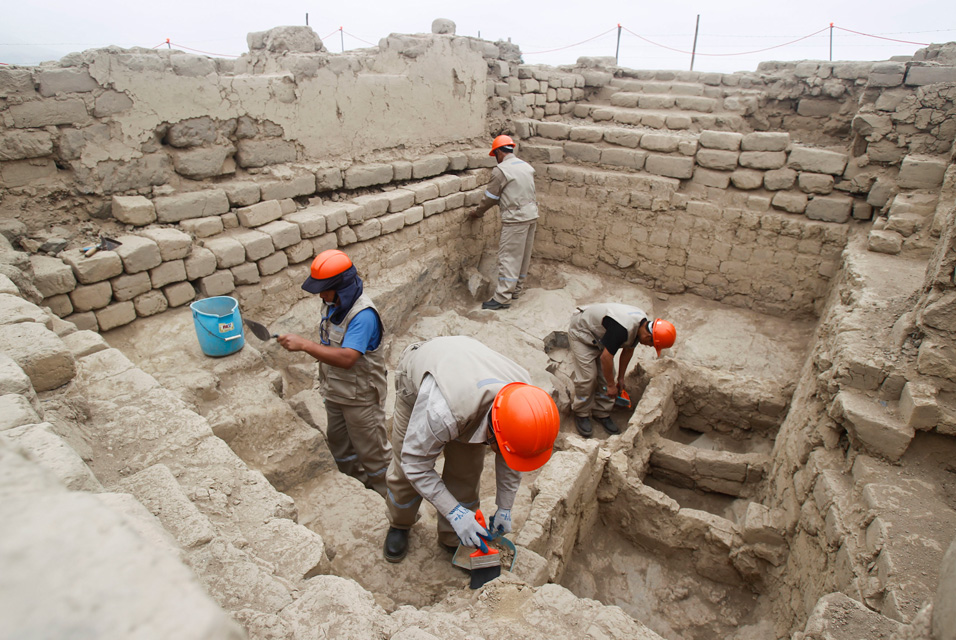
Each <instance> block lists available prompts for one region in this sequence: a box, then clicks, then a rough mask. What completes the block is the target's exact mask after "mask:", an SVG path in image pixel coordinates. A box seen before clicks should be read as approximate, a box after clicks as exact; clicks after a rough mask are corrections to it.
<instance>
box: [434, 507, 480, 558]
mask: <svg viewBox="0 0 956 640" xmlns="http://www.w3.org/2000/svg"><path fill="white" fill-rule="evenodd" d="M445 517H446V518H448V522H450V523H451V526H452V527H454V529H455V533H457V534H458V539H459V540H461V543H462V544H463V545H465V546H466V547H478V548H479V549H481V550H482V552H483V553H487V552H488V545H486V544H485V541H484V540H482V539H481V538H480V537H479V536H484V537H485V538H488V537H490V536H489V535H488V530H487V529H485V528H484V527H483V526H481V525H480V524H478V520H476V519H475V512H474V511H472V510H471V509H466V508H465V507H463V506H461V504H456V505H455V508H454V509H452V510H451V511H449V512H448V515H446V516H445Z"/></svg>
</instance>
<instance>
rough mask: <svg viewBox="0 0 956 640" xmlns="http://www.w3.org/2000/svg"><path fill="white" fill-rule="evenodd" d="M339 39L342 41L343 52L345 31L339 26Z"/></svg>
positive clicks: (343, 51) (343, 50) (343, 48)
mask: <svg viewBox="0 0 956 640" xmlns="http://www.w3.org/2000/svg"><path fill="white" fill-rule="evenodd" d="M339 40H340V41H341V43H342V53H345V31H343V30H342V27H339Z"/></svg>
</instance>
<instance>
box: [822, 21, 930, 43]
mask: <svg viewBox="0 0 956 640" xmlns="http://www.w3.org/2000/svg"><path fill="white" fill-rule="evenodd" d="M833 28H834V29H839V30H840V31H849V32H850V33H855V34H856V35H858V36H866V37H867V38H879V39H880V40H889V41H891V42H902V43H904V44H918V45H920V46H923V47H927V46H929V44H930V43H929V42H910V41H909V40H897V39H896V38H884V37H883V36H875V35H873V34H872V33H860V32H859V31H854V30H853V29H844V28H843V27H838V26H836V25H834V26H833Z"/></svg>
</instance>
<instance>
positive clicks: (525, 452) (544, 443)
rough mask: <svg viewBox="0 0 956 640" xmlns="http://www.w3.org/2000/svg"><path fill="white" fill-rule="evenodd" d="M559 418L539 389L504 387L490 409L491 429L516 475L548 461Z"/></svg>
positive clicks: (519, 385) (517, 384)
mask: <svg viewBox="0 0 956 640" xmlns="http://www.w3.org/2000/svg"><path fill="white" fill-rule="evenodd" d="M560 423H561V418H560V416H559V415H558V407H557V406H556V405H555V404H554V400H552V399H551V396H550V395H548V393H547V392H546V391H545V390H544V389H541V388H540V387H535V386H533V385H530V384H525V383H524V382H512V383H510V384H506V385H505V386H503V387H502V388H501V390H500V391H498V395H496V396H495V401H494V404H492V407H491V428H492V430H493V431H494V435H495V439H496V440H497V441H498V450H499V451H500V452H501V455H502V456H503V457H504V459H505V463H506V464H507V465H508V466H509V467H510V468H512V469H514V470H515V471H534V470H535V469H537V468H538V467H540V466H541V465H543V464H544V463H545V462H547V461H548V460H549V459H550V458H551V452H552V451H553V450H554V440H555V438H557V437H558V427H559V426H560Z"/></svg>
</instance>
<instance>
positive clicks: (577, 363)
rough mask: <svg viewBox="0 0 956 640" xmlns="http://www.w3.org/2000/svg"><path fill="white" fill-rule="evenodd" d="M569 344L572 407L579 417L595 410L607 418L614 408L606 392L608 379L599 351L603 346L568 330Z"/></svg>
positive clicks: (597, 416)
mask: <svg viewBox="0 0 956 640" xmlns="http://www.w3.org/2000/svg"><path fill="white" fill-rule="evenodd" d="M568 344H569V345H570V346H571V356H572V360H573V362H574V400H573V401H572V402H571V411H572V412H573V413H574V415H576V416H580V417H582V418H586V417H588V416H589V415H590V414H594V417H595V418H606V417H608V416H610V415H611V409H612V408H614V398H611V397H610V396H608V395H607V381H606V380H605V379H604V371H602V370H601V352H602V351H604V347H603V346H602V345H600V344H597V345H595V344H594V343H593V342H584V341H582V340H581V339H580V338H578V337H575V334H574V333H573V332H569V333H568Z"/></svg>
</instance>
